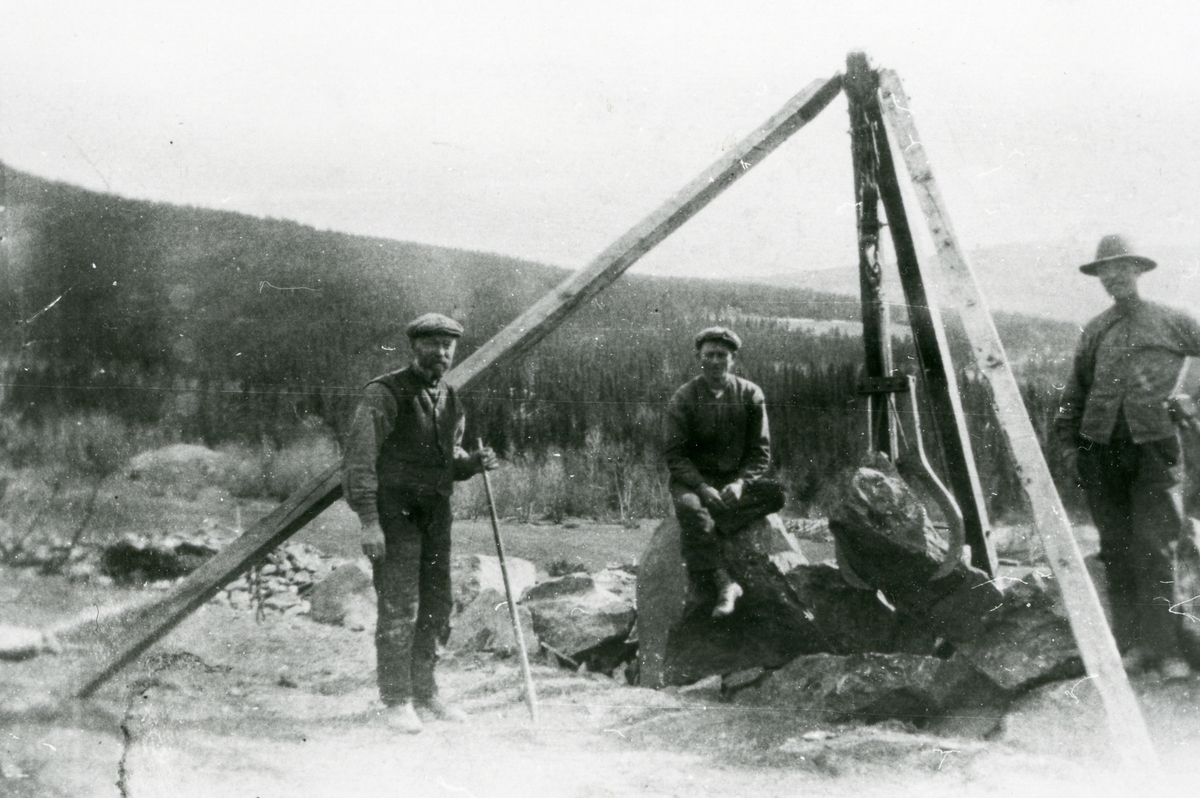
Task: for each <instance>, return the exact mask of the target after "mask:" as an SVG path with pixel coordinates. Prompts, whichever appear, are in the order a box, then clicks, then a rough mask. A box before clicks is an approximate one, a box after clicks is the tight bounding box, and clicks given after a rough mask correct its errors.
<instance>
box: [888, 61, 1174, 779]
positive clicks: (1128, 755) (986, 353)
mask: <svg viewBox="0 0 1200 798" xmlns="http://www.w3.org/2000/svg"><path fill="white" fill-rule="evenodd" d="M880 88H881V90H882V94H883V109H884V117H885V119H886V121H887V124H888V126H889V127H890V128H891V129H892V131H893V133H894V134H895V136H896V145H897V148H898V149H899V150H900V152H901V153H903V157H904V162H905V164H906V165H907V167H908V173H909V176H910V177H911V178H912V182H913V187H914V188H915V189H916V195H917V201H918V202H919V204H920V206H921V210H922V211H923V212H924V214H925V220H926V221H927V222H928V223H929V230H930V232H931V233H932V234H933V240H934V244H935V245H936V246H937V251H938V255H939V257H940V260H941V264H942V272H943V275H944V278H945V280H946V282H947V284H948V286H949V288H950V290H951V294H952V296H953V297H954V299H955V302H956V305H957V310H958V312H959V315H960V316H961V318H962V322H963V326H964V327H965V328H966V332H967V337H968V338H969V339H970V341H971V348H972V350H973V351H974V354H975V361H976V363H977V365H978V366H979V370H980V372H981V373H982V374H983V376H984V378H985V379H986V380H987V381H988V383H989V384H990V385H991V389H992V401H993V409H994V410H995V413H996V418H997V420H998V421H999V423H1000V429H1001V431H1002V432H1003V434H1004V437H1005V439H1006V440H1007V441H1008V445H1009V446H1010V447H1011V448H1012V452H1013V457H1014V459H1015V460H1016V468H1017V476H1018V478H1019V479H1020V482H1021V486H1022V487H1023V488H1024V490H1025V494H1026V495H1027V496H1028V497H1029V504H1030V506H1031V507H1032V508H1033V516H1034V524H1035V526H1036V527H1037V530H1038V533H1039V534H1040V535H1041V538H1042V542H1043V543H1044V544H1045V546H1046V555H1047V557H1048V558H1049V560H1050V568H1051V570H1053V572H1054V578H1055V579H1057V580H1058V583H1059V586H1060V587H1061V589H1062V595H1063V601H1064V603H1065V604H1066V608H1067V615H1068V618H1069V619H1070V621H1071V630H1072V631H1073V632H1074V634H1075V641H1076V643H1077V644H1078V645H1079V651H1080V653H1081V654H1082V655H1083V663H1084V666H1085V667H1086V668H1087V672H1088V675H1089V676H1090V677H1091V678H1092V679H1093V680H1094V682H1095V684H1096V688H1097V689H1098V690H1099V692H1100V695H1101V698H1102V699H1103V701H1104V708H1105V712H1106V715H1107V717H1108V724H1109V730H1110V732H1111V733H1112V737H1113V740H1114V741H1115V742H1116V749H1117V750H1118V751H1119V752H1120V754H1121V756H1122V757H1123V758H1124V759H1125V762H1126V763H1127V764H1128V765H1130V766H1133V767H1135V768H1137V769H1138V770H1145V769H1155V770H1156V769H1157V768H1158V757H1157V755H1156V754H1155V752H1154V746H1153V744H1152V743H1151V741H1150V734H1149V732H1148V731H1147V729H1146V722H1145V720H1144V719H1143V717H1142V714H1141V711H1140V710H1139V709H1138V705H1137V700H1136V699H1135V697H1134V695H1133V690H1132V689H1131V688H1130V686H1129V680H1128V679H1127V678H1126V676H1125V670H1124V668H1122V667H1121V656H1120V653H1119V652H1118V651H1117V644H1116V641H1115V640H1114V639H1113V636H1112V633H1111V632H1110V631H1109V628H1108V624H1107V622H1106V621H1105V618H1104V610H1103V608H1102V607H1101V606H1100V599H1099V597H1098V596H1097V594H1096V588H1095V586H1094V585H1093V584H1092V580H1091V577H1090V576H1089V575H1088V571H1087V566H1086V565H1085V564H1084V561H1083V554H1082V553H1081V552H1080V550H1079V545H1078V543H1077V542H1076V541H1075V536H1074V534H1073V532H1072V530H1071V524H1070V522H1069V521H1068V519H1067V512H1066V510H1065V509H1064V508H1063V504H1062V500H1061V498H1060V497H1059V495H1058V491H1057V490H1056V489H1055V487H1054V480H1053V479H1052V478H1051V476H1050V469H1049V467H1048V466H1047V465H1046V460H1045V457H1044V456H1043V454H1042V450H1041V446H1040V445H1039V444H1038V439H1037V434H1036V432H1035V431H1034V429H1033V423H1032V422H1031V421H1030V420H1029V413H1028V412H1027V411H1026V409H1025V403H1024V400H1023V399H1022V398H1021V392H1020V389H1019V387H1018V385H1017V380H1016V377H1015V376H1013V372H1012V369H1011V367H1010V366H1009V362H1008V357H1007V356H1006V355H1005V353H1004V347H1003V345H1002V344H1001V342H1000V336H999V334H998V333H997V332H996V325H995V323H994V322H993V321H992V315H991V313H990V312H989V311H988V307H987V303H986V302H985V301H984V297H983V293H982V291H980V290H979V284H978V282H977V281H976V279H975V274H974V272H973V271H972V269H971V266H970V264H969V263H968V262H967V259H966V256H965V255H964V253H963V251H962V248H961V247H960V246H959V243H958V239H957V237H956V236H955V235H954V230H953V228H952V227H951V225H950V217H949V215H948V214H947V213H946V208H945V203H944V202H943V200H942V194H941V190H940V189H939V188H938V185H937V182H936V181H935V180H934V179H933V170H932V169H931V168H930V165H929V158H928V155H927V154H926V152H925V148H924V145H923V144H922V143H921V138H920V136H919V135H918V134H917V128H916V125H915V124H914V123H913V117H912V112H911V111H910V109H909V102H908V97H907V96H905V94H904V89H903V87H902V86H901V85H900V79H899V78H898V77H897V76H896V74H895V73H894V72H891V71H884V72H882V73H881V83H880Z"/></svg>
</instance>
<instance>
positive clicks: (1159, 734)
mask: <svg viewBox="0 0 1200 798" xmlns="http://www.w3.org/2000/svg"><path fill="white" fill-rule="evenodd" d="M127 499H128V497H126V499H125V500H124V505H125V509H123V510H122V511H121V512H122V513H123V516H122V518H123V519H124V521H129V520H130V519H131V516H130V515H129V513H130V510H129V509H128V507H129V505H130V502H129V501H128V500H127ZM264 506H265V505H264ZM257 509H261V508H248V510H247V511H246V512H247V517H248V518H253V517H254V515H252V514H251V512H252V511H254V510H257ZM151 512H152V513H154V514H156V517H154V518H149V519H147V518H141V517H140V516H141V514H143V513H151ZM222 514H224V515H222ZM230 514H231V513H230V512H229V508H228V507H227V506H225V505H224V503H223V502H216V503H215V504H214V503H213V499H212V497H207V498H206V497H200V498H198V499H197V500H196V501H195V502H187V501H182V500H167V499H161V500H157V501H151V500H150V499H144V500H143V502H142V504H141V505H140V510H139V511H137V512H135V513H134V515H135V516H138V518H135V519H133V520H138V521H139V522H140V523H142V524H143V525H144V526H146V527H149V526H151V525H153V526H159V527H160V528H161V526H160V525H166V526H173V525H174V528H179V527H178V525H179V524H183V525H186V524H189V523H198V522H199V520H200V519H202V518H204V517H212V516H213V515H219V516H220V517H221V519H222V522H224V521H225V520H229V519H228V518H226V516H227V515H230ZM103 519H104V517H103V514H101V517H100V518H99V519H98V522H97V523H98V525H99V528H103V526H104V524H105V523H108V522H106V521H104V520H103ZM352 522H353V519H352V518H351V517H350V516H349V515H348V513H347V511H345V510H344V508H335V509H334V510H332V511H330V512H329V513H327V514H326V515H324V516H322V518H320V519H318V520H317V522H315V523H314V524H313V525H311V526H310V527H309V528H308V529H306V530H304V532H303V533H302V535H301V539H304V540H308V541H309V542H313V543H316V544H318V545H322V546H323V547H325V548H326V549H328V550H330V551H334V552H337V553H341V554H345V555H353V554H354V553H355V552H354V544H353V536H352V531H353V526H352ZM114 523H115V521H114ZM568 526H569V527H571V528H568V527H564V526H517V525H505V527H504V531H505V533H506V543H507V544H508V547H509V549H510V553H511V554H512V555H513V556H521V557H526V558H528V559H531V560H533V561H534V562H535V563H537V564H539V565H541V566H542V567H544V566H545V565H546V564H547V563H548V562H552V561H554V560H560V559H567V560H571V559H572V558H575V559H576V560H577V561H579V562H581V563H582V564H584V565H586V566H587V567H588V568H591V569H594V568H600V567H603V566H604V565H606V564H608V563H614V562H628V561H630V560H631V559H634V558H636V557H637V556H638V555H639V554H640V552H641V549H642V547H644V545H645V543H646V541H647V540H648V537H649V534H650V532H651V530H652V528H653V524H652V523H649V522H647V523H645V524H643V526H642V527H641V528H640V529H635V530H631V529H622V528H621V527H615V526H602V525H597V524H591V523H589V522H579V523H576V524H570V525H568ZM490 535H491V532H490V528H489V527H488V526H487V525H486V524H483V523H478V522H462V523H459V524H457V525H456V541H455V545H456V553H470V552H475V551H477V552H489V551H490V550H491V542H490ZM820 556H822V555H820V554H818V555H817V557H818V558H820ZM141 593H144V591H132V590H123V589H120V588H116V587H111V586H109V587H99V586H95V585H86V584H85V585H80V584H69V583H67V582H65V581H63V580H61V579H58V578H47V577H38V576H35V575H33V574H32V573H30V572H27V571H13V570H0V623H14V624H21V625H25V626H41V625H45V624H47V623H50V622H52V621H54V620H58V619H61V618H64V617H67V616H70V615H72V614H75V613H77V612H78V611H80V610H81V609H84V608H87V607H102V606H107V605H110V604H113V603H119V602H122V601H128V600H129V599H131V598H133V597H135V596H136V595H138V594H141ZM79 653H80V652H72V651H70V650H68V651H64V652H63V653H62V654H60V655H58V656H42V657H38V658H36V659H33V660H28V661H25V662H19V663H0V735H2V738H3V742H2V743H0V795H6V796H8V795H11V796H80V797H81V798H88V797H90V796H105V797H106V798H110V797H112V796H120V795H124V796H260V797H262V798H266V796H297V795H314V796H325V795H330V796H341V795H353V796H375V795H380V796H383V795H388V796H392V795H405V796H468V797H469V796H477V797H478V798H484V797H485V796H525V795H540V796H565V797H566V798H593V797H595V798H598V797H599V796H707V795H714V796H741V795H746V796H800V795H803V796H856V797H857V796H876V795H878V796H908V795H913V796H916V795H920V796H939V795H947V796H948V795H955V796H962V795H996V796H1000V795H1055V796H1062V795H1084V794H1086V795H1089V796H1095V795H1140V794H1147V793H1149V792H1151V791H1152V790H1153V789H1157V787H1156V785H1154V784H1153V782H1152V778H1153V777H1154V776H1155V774H1150V773H1137V774H1132V777H1130V776H1125V775H1122V773H1121V771H1120V770H1119V767H1118V765H1119V761H1120V757H1119V752H1118V751H1115V750H1114V749H1113V747H1112V746H1111V745H1110V744H1109V742H1108V735H1107V732H1106V727H1105V721H1104V716H1103V713H1102V711H1101V709H1100V705H1099V700H1098V696H1097V693H1096V691H1095V690H1094V689H1093V688H1092V686H1091V685H1090V683H1089V681H1088V680H1080V681H1076V682H1071V683H1058V684H1052V685H1047V686H1045V687H1043V688H1040V689H1039V690H1037V691H1035V692H1034V693H1032V694H1030V695H1029V696H1027V697H1025V698H1024V699H1022V700H1020V701H1019V702H1018V704H1017V705H1016V706H1015V707H1014V709H1013V711H1011V712H1010V713H1009V714H1008V716H1007V718H1006V719H1005V722H1004V723H1003V725H1002V726H1001V729H1000V731H999V732H997V733H995V734H993V735H991V736H990V737H989V738H987V739H980V738H977V737H971V736H967V735H966V734H959V735H956V734H954V733H953V728H952V727H944V729H947V730H944V731H943V732H942V733H940V734H931V733H929V732H927V731H922V730H921V729H920V728H919V726H920V720H921V719H913V722H912V723H906V722H899V721H886V722H883V723H879V724H866V723H861V722H859V723H835V722H832V721H831V720H829V719H827V718H822V717H813V716H806V715H802V714H797V713H795V712H793V711H788V710H786V709H784V708H780V709H778V710H770V709H767V710H764V709H749V708H744V707H738V706H735V705H732V704H728V703H723V702H722V701H721V700H720V698H719V695H718V693H717V690H716V688H715V687H707V688H701V689H697V690H684V691H678V690H668V691H658V692H656V691H652V690H647V689H641V688H634V687H629V686H628V685H626V684H624V680H618V679H610V678H608V677H605V676H602V675H598V674H586V673H574V672H571V671H568V670H562V669H559V668H555V667H551V666H549V665H547V664H544V663H538V664H536V665H535V670H534V676H535V679H536V681H537V684H538V689H539V695H540V698H541V722H540V724H539V725H538V727H536V728H534V727H533V726H532V724H531V723H530V719H529V715H528V712H527V709H526V707H525V705H524V704H523V703H521V700H520V685H521V680H520V672H519V668H518V666H517V664H516V662H515V661H513V660H500V659H496V658H494V657H492V656H491V655H472V656H467V657H460V658H452V659H448V660H444V661H443V663H442V664H441V665H440V666H439V676H440V680H441V684H442V690H443V693H444V695H445V696H446V697H447V698H449V699H450V700H452V701H455V702H456V703H458V704H460V705H461V706H463V707H464V708H465V709H466V710H467V711H468V712H469V713H470V718H471V720H470V723H469V724H466V725H456V724H450V723H444V722H431V723H429V724H428V725H427V727H426V730H425V732H424V733H422V734H420V735H416V736H410V735H403V734H400V733H397V732H393V731H391V730H389V729H388V728H387V727H386V725H385V724H384V723H383V722H382V720H381V718H380V717H379V716H378V711H379V709H380V707H379V705H378V703H377V701H376V698H375V690H374V653H373V645H372V641H371V638H370V636H369V635H368V634H365V633H362V632H352V631H349V630H346V629H343V628H340V627H330V626H323V625H320V624H316V623H313V622H311V621H309V620H308V619H306V618H304V617H302V616H300V617H285V616H282V615H278V614H268V616H267V617H266V619H265V620H264V621H263V622H262V623H256V622H255V619H254V615H253V613H252V612H249V611H245V610H234V609H231V608H229V607H228V606H222V605H218V604H210V605H208V606H206V607H204V608H203V609H201V610H200V611H199V612H197V613H196V614H195V615H193V616H192V617H190V618H189V619H188V620H187V621H185V622H184V623H183V624H182V625H181V626H180V627H179V628H177V629H176V630H175V631H174V632H172V633H171V634H170V635H168V636H167V637H166V638H165V639H164V640H163V641H161V642H160V643H159V644H157V645H156V646H155V647H154V648H153V649H152V650H151V652H150V653H148V654H147V655H146V656H144V657H143V658H142V660H141V661H140V662H139V663H138V664H137V665H136V666H134V667H131V668H130V669H128V670H127V671H126V672H123V673H122V674H120V675H119V676H118V677H117V678H116V679H114V680H113V681H112V682H111V683H109V684H108V685H107V686H106V687H105V688H104V689H103V690H101V692H100V693H99V694H98V695H97V696H96V697H95V698H94V699H92V700H89V701H86V702H77V701H72V700H67V699H64V698H63V696H62V694H61V691H62V685H63V678H64V675H65V674H67V673H69V672H70V671H71V667H72V665H73V663H74V662H75V661H76V659H77V657H78V655H79ZM1134 687H1135V690H1136V691H1137V693H1138V695H1139V697H1140V699H1141V701H1142V705H1143V708H1144V710H1145V713H1146V716H1147V719H1148V722H1149V723H1150V726H1151V730H1152V734H1153V735H1154V738H1155V742H1156V744H1157V746H1158V749H1159V752H1160V755H1161V757H1162V759H1163V769H1162V771H1161V773H1160V774H1158V776H1160V777H1161V778H1162V779H1163V781H1164V783H1165V788H1171V787H1176V786H1177V787H1180V788H1183V787H1190V788H1194V785H1195V784H1196V783H1197V777H1200V679H1193V680H1191V681H1188V682H1183V683H1174V684H1166V683H1163V682H1161V681H1159V680H1157V679H1156V678H1155V677H1144V678H1141V679H1138V680H1136V681H1135V682H1134ZM971 725H972V724H971V723H964V724H962V725H961V726H960V728H961V729H966V728H967V727H968V726H971Z"/></svg>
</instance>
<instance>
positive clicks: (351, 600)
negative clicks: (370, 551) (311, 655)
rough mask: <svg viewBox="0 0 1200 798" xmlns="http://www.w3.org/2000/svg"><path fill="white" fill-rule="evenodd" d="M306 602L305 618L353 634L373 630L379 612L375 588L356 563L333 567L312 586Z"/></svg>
mask: <svg viewBox="0 0 1200 798" xmlns="http://www.w3.org/2000/svg"><path fill="white" fill-rule="evenodd" d="M369 567H370V566H369V565H368V566H367V568H369ZM308 600H309V603H310V606H311V608H310V609H309V612H308V617H309V618H311V619H312V620H314V621H316V622H317V623H324V624H329V625H331V626H344V627H346V628H347V629H353V630H355V631H365V630H368V629H374V627H375V620H376V618H375V616H376V613H377V611H378V608H377V604H376V600H375V585H374V582H373V581H372V580H371V577H370V576H369V575H368V574H367V572H366V570H364V569H363V568H362V567H360V566H359V565H358V564H356V563H352V562H348V563H344V564H343V565H340V566H338V567H337V568H335V569H334V570H333V571H332V572H330V574H329V576H327V577H325V578H324V579H322V580H321V581H320V582H318V583H317V584H316V585H315V586H314V587H313V589H312V592H311V593H309V596H308Z"/></svg>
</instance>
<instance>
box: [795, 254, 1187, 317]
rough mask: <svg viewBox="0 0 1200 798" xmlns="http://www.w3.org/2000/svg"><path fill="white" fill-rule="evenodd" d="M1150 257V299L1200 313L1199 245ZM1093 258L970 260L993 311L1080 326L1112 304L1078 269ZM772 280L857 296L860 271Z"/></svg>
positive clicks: (890, 286)
mask: <svg viewBox="0 0 1200 798" xmlns="http://www.w3.org/2000/svg"><path fill="white" fill-rule="evenodd" d="M1146 254H1148V255H1150V256H1151V257H1153V258H1154V259H1155V260H1157V261H1158V264H1159V268H1158V269H1156V270H1154V271H1153V272H1150V273H1148V274H1146V275H1145V277H1144V278H1143V279H1142V289H1143V294H1144V295H1145V296H1146V298H1148V299H1153V300H1155V301H1158V302H1163V303H1165V304H1168V305H1173V306H1176V307H1182V308H1185V309H1189V310H1191V311H1192V312H1193V313H1197V314H1198V315H1200V246H1197V247H1188V246H1180V245H1174V246H1159V247H1150V248H1147V249H1146ZM1088 255H1089V252H1088V249H1087V248H1086V247H1084V248H1082V249H1081V248H1080V247H1079V246H1077V245H1075V244H1073V243H1063V242H1051V243H1021V244H1005V245H1002V246H993V247H985V248H982V249H977V250H974V251H972V252H970V253H969V254H968V257H969V258H970V260H971V265H972V266H973V267H974V269H975V273H976V275H977V277H978V278H979V281H980V286H981V288H982V290H983V293H984V296H985V298H986V299H987V301H988V305H989V307H991V309H992V310H993V311H1004V312H1008V313H1016V314H1021V315H1023V316H1034V317H1041V318H1046V319H1057V320H1061V321H1070V322H1075V323H1077V324H1081V323H1083V322H1085V321H1086V320H1088V319H1090V318H1091V317H1092V316H1094V315H1096V314H1097V313H1099V312H1100V311H1102V310H1103V309H1104V308H1106V307H1107V306H1108V299H1107V297H1106V296H1105V294H1104V291H1103V289H1101V287H1100V284H1099V282H1098V281H1096V280H1093V279H1088V278H1086V277H1084V276H1083V275H1081V274H1080V273H1079V271H1078V268H1077V267H1078V266H1079V265H1080V264H1081V263H1084V262H1085V261H1086V260H1087V259H1088ZM884 281H885V292H886V295H887V296H888V298H889V299H890V300H891V301H893V302H898V303H899V302H902V301H903V295H902V293H901V291H900V287H899V284H898V278H897V277H896V276H895V274H892V273H887V272H885V278H884ZM773 282H778V284H780V285H788V286H802V287H805V288H809V289H811V290H813V291H821V292H828V293H832V294H843V295H854V296H856V295H857V294H858V272H857V270H856V269H855V268H853V267H843V268H834V269H820V270H812V271H804V272H788V273H781V274H779V275H777V276H776V277H775V278H774V279H773Z"/></svg>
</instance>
